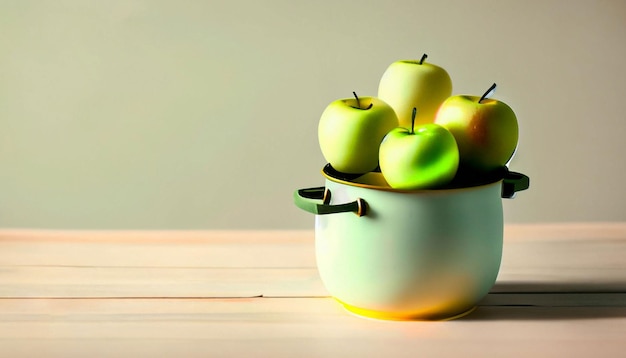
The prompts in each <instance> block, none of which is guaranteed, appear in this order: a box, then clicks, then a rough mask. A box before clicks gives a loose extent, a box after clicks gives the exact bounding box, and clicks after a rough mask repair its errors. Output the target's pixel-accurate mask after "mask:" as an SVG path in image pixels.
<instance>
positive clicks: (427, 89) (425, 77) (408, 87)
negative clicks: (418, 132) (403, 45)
mask: <svg viewBox="0 0 626 358" xmlns="http://www.w3.org/2000/svg"><path fill="white" fill-rule="evenodd" d="M426 57H427V55H426V54H424V55H423V56H422V58H421V59H420V60H419V61H416V60H404V61H396V62H394V63H392V64H391V65H390V66H389V67H388V68H387V70H386V71H385V72H384V73H383V76H382V78H381V79H380V83H379V85H378V98H380V99H382V100H383V101H385V102H387V103H389V105H390V106H391V107H392V108H393V109H394V110H395V111H396V114H397V115H398V121H399V123H400V126H401V127H405V128H409V126H411V110H412V109H413V108H414V107H417V108H418V109H419V113H418V114H417V118H416V120H415V122H416V123H417V124H424V123H433V122H434V120H435V114H436V113H437V109H438V108H439V106H440V105H441V103H442V102H443V101H444V100H445V99H446V98H448V97H450V95H451V94H452V80H451V79H450V76H449V75H448V72H446V70H444V69H443V68H441V67H439V66H437V65H434V64H432V63H426V62H424V60H425V59H426Z"/></svg>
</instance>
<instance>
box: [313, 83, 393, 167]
mask: <svg viewBox="0 0 626 358" xmlns="http://www.w3.org/2000/svg"><path fill="white" fill-rule="evenodd" d="M353 94H354V97H355V98H344V99H338V100H336V101H333V102H331V103H330V104H329V105H328V106H327V107H326V109H325V110H324V112H323V113H322V116H321V118H320V121H319V125H318V139H319V145H320V149H321V150H322V154H323V155H324V158H325V159H326V161H327V162H328V163H330V165H331V166H332V167H333V168H334V169H335V170H337V171H339V172H342V173H351V174H356V173H367V172H370V171H372V170H374V169H376V167H378V149H379V148H380V142H381V141H382V139H383V138H384V137H385V135H386V134H387V133H388V132H389V131H390V130H392V129H393V128H395V127H397V126H398V117H397V116H396V113H395V112H394V110H393V108H391V107H390V106H389V105H388V104H387V103H385V102H384V101H382V100H380V99H378V98H376V97H362V98H359V97H358V96H357V95H356V93H353Z"/></svg>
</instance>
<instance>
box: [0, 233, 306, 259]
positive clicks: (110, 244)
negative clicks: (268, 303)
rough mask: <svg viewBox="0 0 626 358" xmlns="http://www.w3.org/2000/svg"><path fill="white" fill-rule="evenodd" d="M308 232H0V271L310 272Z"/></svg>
mask: <svg viewBox="0 0 626 358" xmlns="http://www.w3.org/2000/svg"><path fill="white" fill-rule="evenodd" d="M314 251H315V250H314V238H313V232H312V231H233V232H230V231H201V232H179V231H172V232H167V231H154V232H149V231H147V232H143V231H138V232H128V231H119V232H118V231H111V232H106V231H104V232H100V231H47V230H41V231H37V230H0V267H1V266H19V265H41V266H91V267H315V252H314Z"/></svg>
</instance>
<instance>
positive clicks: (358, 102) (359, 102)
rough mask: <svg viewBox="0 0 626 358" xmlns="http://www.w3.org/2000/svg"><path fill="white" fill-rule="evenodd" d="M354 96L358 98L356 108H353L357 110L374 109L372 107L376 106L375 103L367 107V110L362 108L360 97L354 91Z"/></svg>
mask: <svg viewBox="0 0 626 358" xmlns="http://www.w3.org/2000/svg"><path fill="white" fill-rule="evenodd" d="M352 94H353V95H354V98H356V107H353V108H357V109H370V108H372V106H373V105H374V103H370V105H369V106H367V108H361V100H360V99H359V96H357V95H356V92H354V91H352Z"/></svg>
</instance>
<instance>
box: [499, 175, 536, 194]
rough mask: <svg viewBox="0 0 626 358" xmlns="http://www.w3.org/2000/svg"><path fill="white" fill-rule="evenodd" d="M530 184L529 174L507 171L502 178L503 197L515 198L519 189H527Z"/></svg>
mask: <svg viewBox="0 0 626 358" xmlns="http://www.w3.org/2000/svg"><path fill="white" fill-rule="evenodd" d="M529 186H530V178H528V176H526V175H524V174H522V173H517V172H510V171H507V172H506V174H505V175H504V179H503V180H502V194H501V196H502V198H504V199H513V198H514V197H515V193H517V192H518V191H522V190H526V189H528V187H529Z"/></svg>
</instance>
